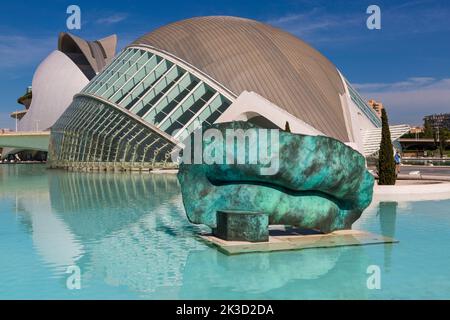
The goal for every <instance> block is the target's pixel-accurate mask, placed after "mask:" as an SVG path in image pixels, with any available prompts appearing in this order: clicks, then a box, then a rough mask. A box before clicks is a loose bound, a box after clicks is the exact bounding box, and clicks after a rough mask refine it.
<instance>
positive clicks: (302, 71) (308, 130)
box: [50, 16, 404, 168]
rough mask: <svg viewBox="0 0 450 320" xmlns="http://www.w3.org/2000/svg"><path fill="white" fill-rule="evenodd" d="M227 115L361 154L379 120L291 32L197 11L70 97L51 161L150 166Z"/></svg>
mask: <svg viewBox="0 0 450 320" xmlns="http://www.w3.org/2000/svg"><path fill="white" fill-rule="evenodd" d="M232 120H245V121H250V122H254V123H256V124H258V125H260V126H263V127H267V128H280V129H284V128H285V125H286V123H289V127H290V129H291V131H292V132H294V133H303V134H310V135H325V136H330V137H333V138H336V139H339V140H341V141H343V142H345V143H347V144H348V145H350V146H352V147H353V148H354V149H356V150H358V151H360V152H361V153H363V154H365V155H366V156H368V155H370V154H373V153H374V152H376V141H378V138H379V136H380V134H379V131H380V129H379V128H380V126H381V121H380V119H379V117H378V116H377V114H376V112H375V111H374V110H373V109H372V108H371V107H370V106H368V105H367V104H366V103H365V102H364V100H363V99H362V98H361V97H360V96H359V94H358V93H357V92H356V90H354V89H353V88H352V87H351V85H350V84H349V82H348V81H347V80H346V79H345V78H344V77H343V75H342V74H341V73H340V72H339V71H338V70H337V68H336V67H335V66H334V65H333V64H332V63H331V62H330V61H329V60H328V59H327V58H326V57H324V56H323V55H322V54H321V53H320V52H318V51H317V50H315V49H313V48H312V47H311V46H309V45H308V44H306V43H305V42H303V41H302V40H300V39H298V38H297V37H295V36H293V35H291V34H289V33H287V32H285V31H282V30H280V29H277V28H274V27H272V26H269V25H267V24H263V23H260V22H257V21H254V20H249V19H243V18H237V17H226V16H211V17H197V18H192V19H187V20H183V21H179V22H175V23H172V24H169V25H166V26H163V27H161V28H159V29H157V30H155V31H153V32H150V33H148V34H146V35H144V36H142V37H141V38H139V39H137V40H136V41H134V42H133V43H131V44H130V45H129V46H128V47H126V48H125V49H124V50H123V51H122V52H121V53H120V54H119V55H118V56H117V57H116V58H115V59H114V60H113V62H112V63H111V64H109V65H108V66H107V68H106V69H105V70H104V71H103V72H101V73H99V74H98V75H97V76H96V77H94V79H93V80H92V81H91V82H90V83H89V84H88V85H87V86H86V87H85V88H84V89H83V90H82V91H81V92H80V93H79V94H77V95H76V96H75V97H74V100H73V102H72V104H71V106H70V107H69V108H68V109H67V110H66V111H65V112H64V114H63V115H62V117H61V118H60V119H59V120H58V121H57V122H56V124H55V125H54V126H53V127H52V134H51V144H50V155H51V156H50V159H51V165H52V166H55V167H68V166H72V165H74V164H75V165H76V164H83V163H105V162H106V163H110V164H130V165H131V166H138V167H150V168H151V167H153V166H155V164H156V163H166V162H168V161H170V152H171V151H172V150H173V148H174V147H175V146H176V145H178V144H179V143H180V142H181V141H182V140H183V138H184V137H186V136H187V135H189V134H190V133H191V132H193V130H195V129H196V128H197V127H198V126H199V125H200V124H201V123H207V124H213V123H215V122H227V121H232ZM402 130H404V128H403V129H401V130H399V132H400V131H402ZM393 136H394V137H393V138H394V139H395V136H396V134H395V133H394V135H393ZM374 146H375V148H374ZM378 146H379V143H378ZM370 147H372V148H374V149H373V150H371V149H370Z"/></svg>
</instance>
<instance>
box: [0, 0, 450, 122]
mask: <svg viewBox="0 0 450 320" xmlns="http://www.w3.org/2000/svg"><path fill="white" fill-rule="evenodd" d="M71 4H76V5H78V6H80V8H81V13H82V18H81V20H82V28H81V30H79V31H75V32H73V33H74V34H76V35H79V36H81V37H84V38H86V39H88V40H94V39H98V38H102V37H104V36H107V35H109V34H112V33H116V34H117V35H118V37H119V47H120V48H122V47H123V46H125V45H126V44H128V43H130V42H131V41H133V40H134V39H136V38H137V37H139V36H141V35H142V34H144V33H146V32H149V31H152V30H153V29H155V28H157V27H159V26H162V25H164V24H167V23H170V22H173V21H177V20H180V19H184V18H189V17H192V16H203V15H233V16H242V17H247V18H252V19H256V20H259V21H263V22H266V23H269V24H272V25H274V26H277V27H280V28H282V29H285V30H286V31H289V32H291V33H293V34H295V35H296V36H298V37H300V38H301V39H303V40H305V41H307V42H308V43H309V44H311V45H312V46H313V47H315V48H316V49H318V50H319V51H321V52H322V53H323V54H324V55H325V56H327V57H328V58H329V59H330V60H331V61H332V62H333V63H334V64H335V65H336V66H337V67H338V68H339V70H341V72H342V73H343V74H344V75H345V76H346V77H347V78H348V79H349V80H350V82H352V83H353V84H354V85H355V86H356V87H357V88H358V89H359V91H360V92H361V93H362V94H363V96H365V97H367V98H375V99H380V100H381V101H382V102H384V104H385V105H386V107H387V109H388V112H389V115H390V120H391V123H410V124H420V123H421V122H422V117H423V116H424V115H426V114H431V113H441V112H450V1H448V0H418V1H396V0H389V1H380V0H370V1H365V0H345V1H344V0H334V1H320V0H319V1H312V0H285V1H281V0H277V1H274V0H272V1H265V0H251V1H244V0H240V1H235V0H230V1H219V0H216V1H211V0H200V1H189V0H184V1H178V0H171V1H151V0H147V1H133V0H128V1H123V2H120V1H93V0H91V1H79V0H74V1H61V0H56V1H55V0H52V1H49V0H41V1H19V0H16V1H8V2H3V3H2V10H1V12H0V75H1V77H0V128H3V127H10V128H12V127H13V126H14V123H13V120H12V119H10V118H9V113H10V112H11V111H14V110H16V109H20V108H21V106H20V105H17V103H16V100H17V98H18V97H19V96H20V95H22V94H23V93H24V90H25V88H26V87H27V86H28V85H31V81H32V76H33V73H34V70H35V68H36V67H37V65H38V64H39V63H40V61H42V60H43V59H44V58H45V57H46V56H47V55H48V54H49V53H50V52H51V51H52V50H54V49H56V45H57V36H58V33H59V32H60V31H68V30H67V27H66V19H67V17H68V15H67V14H66V9H67V7H68V6H69V5H71ZM371 4H376V5H378V6H379V7H380V8H381V21H382V22H381V27H382V28H381V30H369V29H367V27H366V20H367V18H368V16H369V15H368V14H366V9H367V7H368V6H369V5H371ZM71 32H72V31H71Z"/></svg>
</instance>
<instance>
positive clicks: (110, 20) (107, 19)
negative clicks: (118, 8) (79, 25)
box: [96, 13, 128, 25]
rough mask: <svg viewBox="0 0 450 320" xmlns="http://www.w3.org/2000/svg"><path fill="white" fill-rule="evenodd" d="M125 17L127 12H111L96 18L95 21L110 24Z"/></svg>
mask: <svg viewBox="0 0 450 320" xmlns="http://www.w3.org/2000/svg"><path fill="white" fill-rule="evenodd" d="M127 18H128V14H126V13H115V14H111V15H109V16H107V17H103V18H100V19H97V20H96V23H98V24H106V25H110V24H116V23H119V22H121V21H123V20H125V19H127Z"/></svg>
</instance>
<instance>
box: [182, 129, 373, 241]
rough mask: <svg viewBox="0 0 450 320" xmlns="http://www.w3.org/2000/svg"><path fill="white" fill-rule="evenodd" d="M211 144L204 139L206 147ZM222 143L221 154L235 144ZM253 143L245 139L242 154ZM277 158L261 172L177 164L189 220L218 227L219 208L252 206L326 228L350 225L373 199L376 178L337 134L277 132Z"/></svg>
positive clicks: (250, 167) (280, 220)
mask: <svg viewBox="0 0 450 320" xmlns="http://www.w3.org/2000/svg"><path fill="white" fill-rule="evenodd" d="M212 128H214V129H217V130H219V131H220V132H222V133H223V135H224V136H225V133H226V130H227V129H243V130H248V129H256V127H255V126H254V125H252V124H249V123H247V122H232V123H222V124H215V125H213V126H212ZM205 129H207V128H204V130H205ZM205 140H206V139H205ZM211 143H212V142H211V141H203V148H204V150H207V147H208V145H211ZM216 143H217V142H216ZM221 143H223V148H224V149H225V150H226V152H224V159H225V157H226V154H227V152H229V150H231V148H236V147H235V146H234V145H227V140H226V139H223V142H221ZM252 147H255V146H254V144H247V145H246V147H245V153H246V154H248V153H249V151H250V150H251V148H252ZM235 150H236V149H235ZM235 156H236V153H235ZM278 157H279V170H278V172H277V173H276V174H274V175H261V170H260V169H261V167H262V165H259V164H239V165H238V164H211V165H206V164H185V163H183V164H181V165H180V170H179V174H178V179H179V181H180V184H181V190H182V194H183V203H184V206H185V209H186V213H187V216H188V218H189V220H190V221H191V222H192V223H196V224H205V225H208V226H210V227H211V228H216V226H217V221H216V220H217V218H216V212H217V211H220V210H234V211H256V212H262V213H266V214H268V215H269V223H270V224H285V225H292V226H297V227H301V228H309V229H317V230H320V231H322V232H326V233H328V232H332V231H334V230H342V229H349V228H351V225H352V224H353V223H354V222H355V221H356V220H357V219H358V218H359V217H360V216H361V214H362V212H363V211H364V209H365V208H366V207H367V206H368V205H369V204H370V203H371V201H372V193H373V184H374V179H373V177H372V175H371V174H370V173H369V172H368V171H367V169H366V167H365V159H364V157H363V156H362V155H361V154H360V153H358V152H356V151H355V150H353V149H352V148H350V147H348V146H346V145H345V144H343V143H342V142H340V141H338V140H336V139H332V138H329V137H323V136H305V135H299V134H292V133H288V132H280V133H279V153H278ZM224 162H225V161H224ZM228 163H230V162H228ZM234 163H236V161H235V162H234Z"/></svg>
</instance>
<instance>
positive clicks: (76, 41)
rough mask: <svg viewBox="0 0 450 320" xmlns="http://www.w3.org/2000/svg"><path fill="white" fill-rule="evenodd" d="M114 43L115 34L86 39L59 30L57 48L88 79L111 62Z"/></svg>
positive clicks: (115, 42) (113, 53) (115, 43)
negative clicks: (98, 38) (101, 37)
mask: <svg viewBox="0 0 450 320" xmlns="http://www.w3.org/2000/svg"><path fill="white" fill-rule="evenodd" d="M116 45H117V36H116V35H111V36H109V37H106V38H103V39H101V40H96V41H86V40H84V39H81V38H79V37H77V36H75V35H73V34H70V33H68V32H61V33H60V34H59V38H58V50H59V51H61V52H63V53H64V54H66V55H67V56H68V57H69V58H70V59H72V61H73V62H74V63H75V64H76V65H77V66H78V67H79V68H80V69H81V71H83V73H84V74H85V75H86V77H87V78H88V79H92V78H93V77H94V76H95V74H96V73H98V72H100V71H102V70H103V68H104V67H105V66H106V65H107V64H108V63H109V62H111V60H112V59H113V58H114V55H115V53H116Z"/></svg>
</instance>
